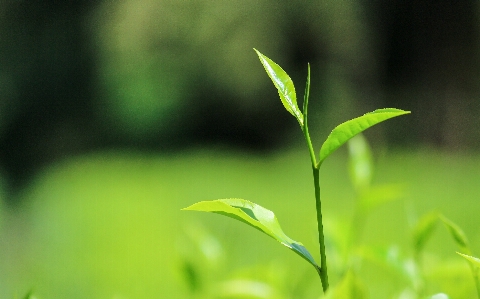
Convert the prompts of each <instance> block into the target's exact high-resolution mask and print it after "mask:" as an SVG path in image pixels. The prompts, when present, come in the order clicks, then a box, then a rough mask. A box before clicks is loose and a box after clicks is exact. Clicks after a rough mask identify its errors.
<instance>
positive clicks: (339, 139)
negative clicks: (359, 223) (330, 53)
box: [184, 49, 410, 293]
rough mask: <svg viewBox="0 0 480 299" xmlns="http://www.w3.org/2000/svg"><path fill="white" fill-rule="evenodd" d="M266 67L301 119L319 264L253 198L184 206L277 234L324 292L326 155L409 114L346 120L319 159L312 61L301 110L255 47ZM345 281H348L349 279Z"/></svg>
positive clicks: (288, 85) (378, 113) (288, 84)
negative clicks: (311, 107)
mask: <svg viewBox="0 0 480 299" xmlns="http://www.w3.org/2000/svg"><path fill="white" fill-rule="evenodd" d="M255 52H256V53H257V55H258V57H259V59H260V62H261V63H262V65H263V67H264V68H265V71H266V72H267V74H268V76H269V77H270V79H271V80H272V82H273V84H274V85H275V87H276V88H277V91H278V94H279V96H280V100H281V102H282V104H283V106H284V107H285V109H286V110H287V111H288V112H289V113H290V114H292V115H293V116H294V117H295V118H296V120H297V121H298V123H299V125H300V128H301V130H302V132H303V134H304V137H305V141H306V143H307V147H308V151H309V154H310V159H311V164H312V173H313V182H314V190H315V200H316V201H315V203H316V215H317V232H318V243H319V248H320V265H319V264H317V262H316V261H315V259H314V258H313V256H312V255H311V254H310V252H309V251H308V250H307V249H306V248H305V247H304V246H303V244H302V243H300V242H297V241H295V240H293V239H291V238H290V237H288V236H287V235H286V234H285V233H284V232H283V230H282V228H281V227H280V224H279V222H278V220H277V218H276V216H275V215H274V213H273V212H272V211H270V210H267V209H266V208H264V207H262V206H260V205H257V204H256V203H253V202H251V201H248V200H245V199H239V198H228V199H218V200H213V201H202V202H198V203H196V204H193V205H191V206H189V207H187V208H185V209H184V210H194V211H205V212H213V213H217V214H221V215H225V216H228V217H230V218H233V219H236V220H239V221H241V222H244V223H246V224H248V225H250V226H252V227H254V228H256V229H258V230H260V231H261V232H263V233H265V234H266V235H268V236H270V237H272V238H274V239H275V240H277V241H278V242H280V243H281V244H283V245H285V246H286V247H287V248H289V249H290V250H292V251H293V252H295V253H296V254H298V255H299V256H300V257H302V258H303V259H304V260H305V261H307V262H308V263H310V264H311V265H312V266H313V267H314V268H315V270H316V272H317V273H318V275H319V277H320V280H321V283H322V288H323V291H324V293H326V292H327V290H328V289H329V281H328V268H327V256H326V253H325V237H324V229H323V220H322V218H323V216H322V202H321V198H320V167H321V166H322V164H323V162H324V161H325V159H326V158H327V157H328V156H330V155H331V154H332V153H333V152H334V151H335V150H337V149H338V148H339V147H340V146H342V145H343V144H345V143H346V142H347V141H348V140H350V139H351V138H353V137H354V136H356V135H358V134H359V133H361V132H363V131H364V130H366V129H368V128H370V127H372V126H374V125H376V124H378V123H380V122H383V121H385V120H387V119H390V118H393V117H396V116H400V115H404V114H408V113H410V112H409V111H404V110H400V109H395V108H386V109H378V110H375V111H373V112H370V113H367V114H365V115H363V116H360V117H357V118H354V119H351V120H349V121H347V122H344V123H342V124H340V125H338V126H337V127H335V128H334V129H333V131H332V132H331V133H330V135H329V136H328V137H327V139H326V140H325V142H324V143H323V144H322V146H321V148H320V151H319V155H318V160H317V156H316V154H315V151H314V149H313V145H312V141H311V139H310V133H309V128H308V100H309V93H310V65H308V72H307V82H306V87H305V94H304V99H303V112H302V111H300V109H299V107H298V104H297V98H296V93H295V87H294V84H293V82H292V80H291V79H290V77H289V76H288V74H287V73H286V72H285V71H284V70H283V69H282V68H281V67H280V66H279V65H277V64H276V63H275V62H273V61H272V60H270V59H269V58H268V57H266V56H265V55H263V54H262V53H260V52H259V51H257V50H256V49H255ZM346 283H349V282H348V280H347V282H346Z"/></svg>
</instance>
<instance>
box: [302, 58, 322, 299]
mask: <svg viewBox="0 0 480 299" xmlns="http://www.w3.org/2000/svg"><path fill="white" fill-rule="evenodd" d="M309 97H310V64H308V75H307V83H306V85H305V95H304V98H303V124H300V125H301V127H302V131H303V134H304V136H305V141H306V142H307V146H308V151H309V153H310V159H311V161H312V170H313V184H314V186H315V202H316V208H317V226H318V244H319V245H320V265H321V266H320V269H318V274H319V276H320V280H321V281H322V288H323V292H324V293H326V292H327V290H328V273H327V256H326V254H325V237H324V235H323V217H322V202H321V200H320V164H317V161H316V158H315V152H314V150H313V145H312V140H311V139H310V133H309V132H308V98H309Z"/></svg>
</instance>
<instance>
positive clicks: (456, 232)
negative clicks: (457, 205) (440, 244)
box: [440, 215, 470, 252]
mask: <svg viewBox="0 0 480 299" xmlns="http://www.w3.org/2000/svg"><path fill="white" fill-rule="evenodd" d="M440 219H441V220H442V221H443V224H445V227H446V228H447V230H448V231H449V232H450V234H451V235H452V237H453V240H455V242H456V243H457V245H458V246H459V247H460V248H462V249H464V250H465V251H467V252H470V247H469V245H468V243H469V242H468V239H467V236H466V235H465V233H464V232H463V230H462V229H461V228H460V227H459V226H458V225H456V224H455V223H453V222H452V221H451V220H450V219H448V218H446V217H445V216H443V215H440Z"/></svg>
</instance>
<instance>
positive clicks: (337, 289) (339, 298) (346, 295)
mask: <svg viewBox="0 0 480 299" xmlns="http://www.w3.org/2000/svg"><path fill="white" fill-rule="evenodd" d="M325 298H326V299H364V298H367V295H366V290H365V287H364V286H363V284H362V283H361V282H360V281H359V280H358V278H357V277H356V276H355V275H354V274H353V273H352V271H348V272H347V274H346V275H345V277H343V279H342V281H341V282H340V283H339V284H338V285H336V286H334V287H333V288H331V289H330V290H329V291H328V292H327V294H326V296H325Z"/></svg>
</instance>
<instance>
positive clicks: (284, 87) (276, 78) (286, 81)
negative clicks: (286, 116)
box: [254, 49, 303, 126]
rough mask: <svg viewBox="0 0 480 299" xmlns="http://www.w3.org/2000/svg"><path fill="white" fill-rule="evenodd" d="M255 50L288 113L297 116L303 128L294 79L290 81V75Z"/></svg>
mask: <svg viewBox="0 0 480 299" xmlns="http://www.w3.org/2000/svg"><path fill="white" fill-rule="evenodd" d="M254 50H255V52H256V53H257V55H258V58H259V59H260V62H261V63H262V65H263V67H264V68H265V71H266V72H267V74H268V76H269V77H270V79H272V82H273V85H275V87H276V88H277V90H278V95H279V96H280V100H282V104H283V106H284V107H285V109H287V111H288V112H290V113H291V114H292V115H293V116H295V118H296V119H297V121H298V122H299V123H300V125H301V126H303V115H302V112H300V109H299V108H298V104H297V95H296V93H295V86H294V85H293V81H292V79H290V77H289V76H288V74H287V73H286V72H285V71H284V70H283V69H282V68H281V67H280V66H279V65H278V64H276V63H275V62H273V61H272V60H271V59H270V58H268V57H267V56H265V55H263V54H262V53H260V52H259V51H258V50H257V49H254Z"/></svg>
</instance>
